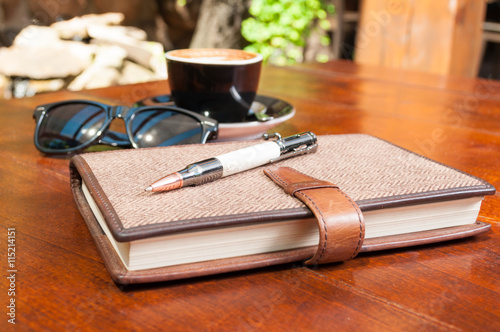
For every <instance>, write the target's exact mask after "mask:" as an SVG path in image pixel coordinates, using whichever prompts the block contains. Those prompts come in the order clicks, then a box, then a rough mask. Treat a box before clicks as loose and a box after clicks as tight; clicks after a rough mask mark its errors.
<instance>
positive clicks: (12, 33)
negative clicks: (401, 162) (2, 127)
mask: <svg viewBox="0 0 500 332" xmlns="http://www.w3.org/2000/svg"><path fill="white" fill-rule="evenodd" d="M0 3H1V6H0V98H20V97H24V96H31V95H34V94H37V93H42V92H46V91H54V90H59V89H69V90H81V89H90V88H98V87H104V86H109V85H117V84H131V83H138V82H145V81H151V80H158V79H164V78H166V68H165V62H164V61H165V60H164V57H163V54H164V52H165V51H168V50H171V49H178V48H200V47H204V48H214V47H215V48H239V49H247V50H252V51H256V52H259V53H261V54H262V55H263V56H264V58H265V61H266V63H268V64H272V65H278V66H282V65H294V64H296V63H302V62H313V61H314V62H326V61H331V60H336V59H344V60H348V61H357V62H360V63H366V64H373V65H381V66H387V67H393V68H405V69H410V70H416V71H422V72H427V73H431V74H439V75H455V76H468V77H474V76H479V77H484V78H488V79H499V78H500V68H499V64H500V62H499V55H500V54H499V47H500V46H499V43H500V4H499V2H498V1H484V0H419V1H410V0H353V1H347V0H344V1H341V0H128V1H123V0H122V1H118V0H1V2H0Z"/></svg>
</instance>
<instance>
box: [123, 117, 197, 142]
mask: <svg viewBox="0 0 500 332" xmlns="http://www.w3.org/2000/svg"><path fill="white" fill-rule="evenodd" d="M131 126H132V128H131V129H132V135H133V139H134V142H135V143H136V144H137V146H138V147H140V148H145V147H155V146H170V145H175V144H189V143H201V139H202V138H201V136H202V131H203V129H202V126H201V123H200V122H199V121H198V120H197V119H196V118H194V117H191V116H189V115H187V114H183V113H180V112H177V111H174V110H167V109H146V110H142V111H139V112H138V113H136V114H135V116H134V119H133V120H132V123H131Z"/></svg>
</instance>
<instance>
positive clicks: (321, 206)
mask: <svg viewBox="0 0 500 332" xmlns="http://www.w3.org/2000/svg"><path fill="white" fill-rule="evenodd" d="M264 173H265V174H266V175H267V176H269V177H270V178H271V179H272V180H273V181H274V182H276V183H277V184H278V185H279V186H280V187H281V188H283V189H284V190H285V191H286V192H287V193H288V194H290V195H292V196H295V197H297V198H298V199H300V200H301V201H302V202H304V203H305V204H306V205H307V207H308V208H309V209H310V210H311V211H312V213H313V214H314V216H315V217H316V219H317V220H318V226H319V236H320V238H319V244H318V250H317V251H316V253H315V254H314V256H313V257H312V258H311V259H309V260H307V261H306V264H310V265H313V264H323V263H332V262H341V261H345V260H348V259H351V258H354V257H356V255H357V254H358V252H359V250H360V249H361V246H362V245H363V240H364V236H365V224H364V220H363V214H362V212H361V210H360V209H359V207H358V205H357V204H356V203H355V202H354V201H353V200H352V199H351V198H350V197H349V196H347V195H346V194H345V193H344V192H342V191H341V190H340V189H339V188H338V186H336V185H334V184H332V183H330V182H327V181H320V180H317V179H315V178H312V177H310V176H308V175H305V174H303V173H300V172H298V171H296V170H295V169H293V168H290V167H276V166H273V167H268V168H266V169H264Z"/></svg>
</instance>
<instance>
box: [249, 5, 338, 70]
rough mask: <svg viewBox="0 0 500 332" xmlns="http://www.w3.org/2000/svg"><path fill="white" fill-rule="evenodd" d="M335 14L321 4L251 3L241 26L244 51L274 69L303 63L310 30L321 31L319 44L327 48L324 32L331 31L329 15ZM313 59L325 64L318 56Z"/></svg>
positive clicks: (326, 38)
mask: <svg viewBox="0 0 500 332" xmlns="http://www.w3.org/2000/svg"><path fill="white" fill-rule="evenodd" d="M334 10H335V9H334V7H333V5H331V4H330V5H326V4H325V3H324V1H321V0H252V3H251V5H250V10H249V12H250V15H251V17H250V18H248V19H246V20H244V21H243V23H242V26H241V33H242V35H243V37H244V38H245V39H246V40H247V41H248V42H250V44H249V45H248V46H247V47H245V50H248V51H253V52H258V53H260V54H262V56H263V57H264V61H266V62H269V63H272V64H276V65H289V64H293V63H296V62H302V60H303V57H304V47H305V45H306V39H307V37H308V36H309V34H310V32H311V31H312V29H313V28H318V29H319V30H321V31H320V33H321V44H322V45H324V46H327V45H330V43H331V40H330V37H328V35H327V33H326V31H327V30H328V29H329V28H330V21H329V20H328V14H332V13H333V12H334ZM316 58H317V60H318V61H327V60H328V56H326V58H325V55H321V54H318V55H317V57H316Z"/></svg>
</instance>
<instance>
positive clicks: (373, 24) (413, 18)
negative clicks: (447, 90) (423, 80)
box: [355, 0, 486, 77]
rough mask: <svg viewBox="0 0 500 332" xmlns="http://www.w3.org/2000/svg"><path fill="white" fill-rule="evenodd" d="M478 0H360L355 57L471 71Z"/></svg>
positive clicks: (480, 17)
mask: <svg viewBox="0 0 500 332" xmlns="http://www.w3.org/2000/svg"><path fill="white" fill-rule="evenodd" d="M485 10H486V5H485V1H484V0H479V1H478V0H418V1H412V0H363V3H362V8H361V17H360V22H359V27H358V31H357V37H356V49H355V60H356V61H357V62H360V63H364V64H377V65H383V66H388V67H392V68H405V69H415V70H420V71H427V72H431V73H436V74H443V75H458V76H468V77H475V76H476V75H477V73H478V70H479V65H480V61H481V59H480V57H481V42H482V25H483V21H484V15H485Z"/></svg>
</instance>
